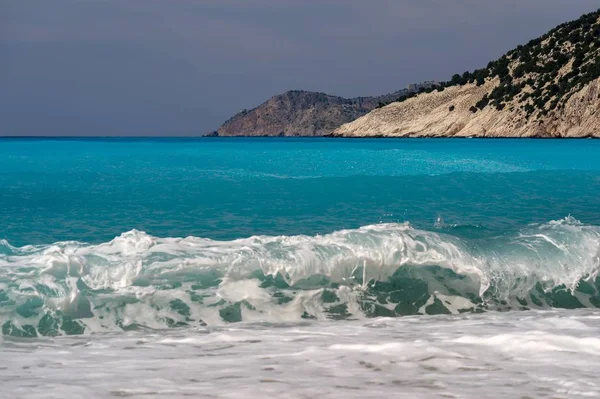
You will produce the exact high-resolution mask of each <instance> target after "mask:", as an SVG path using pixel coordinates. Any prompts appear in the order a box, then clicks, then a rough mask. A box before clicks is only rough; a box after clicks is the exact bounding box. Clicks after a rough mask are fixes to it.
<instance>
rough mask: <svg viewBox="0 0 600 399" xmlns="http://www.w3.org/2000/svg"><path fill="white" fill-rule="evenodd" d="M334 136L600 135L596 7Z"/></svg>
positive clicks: (599, 48)
mask: <svg viewBox="0 0 600 399" xmlns="http://www.w3.org/2000/svg"><path fill="white" fill-rule="evenodd" d="M333 135H334V136H348V137H356V136H390V137H436V136H449V137H452V136H458V137H461V136H469V137H591V136H595V137H600V10H599V11H597V12H594V13H591V14H587V15H584V16H583V17H581V18H580V19H578V20H576V21H572V22H569V23H566V24H563V25H560V26H558V27H557V28H555V29H554V30H552V31H550V32H549V33H547V34H546V35H544V36H542V37H541V38H538V39H535V40H532V41H530V42H529V43H528V44H526V45H524V46H519V47H517V48H516V49H515V50H512V51H510V52H509V53H507V54H506V55H504V56H503V57H501V58H500V59H499V60H497V61H493V62H490V63H489V64H488V66H487V67H486V68H483V69H480V70H476V71H474V72H472V73H470V72H465V73H464V74H463V75H454V77H453V78H452V80H451V81H449V82H446V83H444V84H441V85H440V86H439V87H438V88H437V89H435V90H431V92H429V93H422V94H419V95H417V96H413V97H411V96H408V97H403V98H402V99H401V101H396V102H393V103H391V104H389V105H387V106H385V107H383V108H379V109H375V110H374V111H372V112H370V113H369V114H367V115H365V116H363V117H361V118H358V119H357V120H355V121H353V122H350V123H347V124H345V125H343V126H341V127H340V128H338V129H336V130H335V131H334V133H333Z"/></svg>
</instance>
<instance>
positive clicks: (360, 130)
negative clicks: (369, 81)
mask: <svg viewBox="0 0 600 399" xmlns="http://www.w3.org/2000/svg"><path fill="white" fill-rule="evenodd" d="M497 84H498V81H497V80H493V81H490V82H487V83H486V84H485V85H482V86H479V87H478V86H476V85H475V84H467V85H464V86H459V87H451V88H448V89H446V90H444V91H443V92H434V93H430V94H422V95H420V96H418V97H416V98H412V99H409V100H407V101H405V102H402V103H392V104H390V105H388V106H386V107H384V108H380V109H376V110H374V111H372V112H371V113H369V114H367V115H365V116H363V117H362V118H359V119H357V120H356V121H354V122H351V123H348V124H345V125H342V126H341V127H340V128H339V129H337V130H335V131H334V133H333V135H334V136H346V137H362V136H386V137H600V79H597V80H595V81H593V82H591V83H589V84H587V85H585V87H584V88H582V89H581V90H578V91H576V92H575V93H573V94H572V96H571V97H570V98H569V99H568V100H567V101H566V103H565V104H564V105H563V107H561V108H560V109H556V110H554V111H553V112H551V113H548V114H547V115H541V114H539V112H538V113H535V114H534V115H531V116H529V117H528V116H527V113H526V112H524V111H523V110H522V109H521V108H519V106H518V100H517V101H512V102H510V103H508V104H507V105H506V107H505V108H504V109H503V110H498V109H495V108H493V107H486V108H484V109H483V110H478V111H477V112H472V107H473V104H475V103H476V102H478V101H479V100H481V98H482V96H483V95H485V94H486V93H489V92H490V91H491V90H493V89H494V88H495V87H497Z"/></svg>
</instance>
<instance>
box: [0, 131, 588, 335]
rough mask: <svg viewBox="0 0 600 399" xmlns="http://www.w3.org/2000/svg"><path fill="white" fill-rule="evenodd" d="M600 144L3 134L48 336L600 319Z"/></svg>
mask: <svg viewBox="0 0 600 399" xmlns="http://www.w3.org/2000/svg"><path fill="white" fill-rule="evenodd" d="M599 209H600V142H598V141H593V140H579V141H546V140H439V139H438V140H340V139H222V138H206V139H80V140H66V139H4V140H1V141H0V226H1V229H2V230H1V234H0V236H1V237H2V238H3V241H0V266H1V267H0V309H1V312H0V319H1V320H0V322H1V323H2V326H3V327H2V331H3V334H4V335H16V336H36V335H60V334H79V333H85V332H93V331H115V330H116V331H121V330H130V329H139V328H171V327H189V326H198V325H220V324H223V323H231V322H239V321H252V320H256V321H269V322H277V321H281V320H287V321H290V320H292V321H293V320H305V319H317V320H338V319H352V318H356V317H375V316H392V317H396V316H403V315H413V314H438V313H463V312H485V311H490V310H524V309H545V308H553V307H555V308H556V307H558V308H579V307H596V306H600V280H599V279H597V273H598V271H599V270H600V266H599V254H600V252H599V250H598V248H599V238H600V227H599V226H600V211H599Z"/></svg>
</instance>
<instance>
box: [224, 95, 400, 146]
mask: <svg viewBox="0 0 600 399" xmlns="http://www.w3.org/2000/svg"><path fill="white" fill-rule="evenodd" d="M406 92H407V91H406V90H403V91H399V92H395V93H392V94H388V95H385V96H380V97H357V98H351V99H346V98H342V97H337V96H331V95H328V94H324V93H315V92H308V91H297V90H296V91H288V92H286V93H283V94H280V95H277V96H275V97H272V98H271V99H269V100H268V101H266V102H265V103H263V104H261V105H259V106H258V107H256V108H254V109H252V110H249V111H247V110H244V111H242V112H240V113H238V114H237V115H235V116H234V117H233V118H231V119H229V120H228V121H227V122H225V123H224V124H223V125H222V126H221V127H220V128H219V129H218V130H217V132H216V134H213V135H218V136H323V135H327V134H330V133H331V132H332V131H333V130H334V129H336V128H338V127H339V126H341V125H342V124H344V123H347V122H351V121H353V120H355V119H356V118H359V117H361V116H363V115H365V114H366V113H368V112H369V111H371V110H373V109H375V108H376V107H377V106H378V105H379V103H389V102H390V101H393V100H396V99H397V98H398V97H400V96H401V95H403V94H405V93H406Z"/></svg>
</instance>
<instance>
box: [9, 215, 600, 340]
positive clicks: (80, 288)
mask: <svg viewBox="0 0 600 399" xmlns="http://www.w3.org/2000/svg"><path fill="white" fill-rule="evenodd" d="M599 271H600V228H598V227H596V226H586V225H584V224H582V223H580V222H578V221H577V220H576V219H574V218H572V217H568V218H565V219H563V220H561V221H552V222H549V223H546V224H542V225H531V226H528V227H526V228H524V229H522V230H520V231H519V232H517V233H515V234H506V235H504V236H499V237H495V238H493V239H485V240H483V239H482V240H465V239H461V238H458V237H455V236H452V235H450V234H445V233H442V232H440V231H436V232H431V231H425V230H419V229H415V228H413V227H412V226H411V225H410V224H408V223H404V224H378V225H371V226H364V227H361V228H358V229H353V230H342V231H337V232H333V233H331V234H326V235H318V236H278V237H276V236H254V237H250V238H245V239H239V240H233V241H214V240H210V239H205V238H198V237H186V238H158V237H152V236H150V235H148V234H146V233H144V232H140V231H137V230H132V231H129V232H126V233H123V234H121V235H120V236H118V237H116V238H115V239H113V240H112V241H109V242H106V243H102V244H99V245H89V244H85V243H80V242H75V241H69V242H58V243H54V244H51V245H28V246H24V247H13V246H11V245H10V244H9V243H8V242H6V241H5V240H1V241H0V323H2V331H3V334H5V335H20V336H32V335H37V334H41V335H57V334H63V333H67V334H68V333H82V332H85V331H106V330H114V329H128V328H164V327H177V326H184V325H197V324H218V323H223V322H233V321H241V320H250V321H252V320H261V321H265V320H266V321H282V320H283V321H292V320H297V319H299V318H317V319H326V318H329V319H332V318H333V319H335V318H349V317H365V316H397V315H405V314H424V313H429V314H436V313H459V312H463V311H485V310H490V309H521V308H544V307H584V306H590V307H591V306H600V296H599V291H600V283H599V280H598V272H599Z"/></svg>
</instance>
